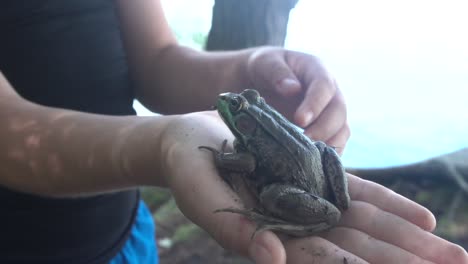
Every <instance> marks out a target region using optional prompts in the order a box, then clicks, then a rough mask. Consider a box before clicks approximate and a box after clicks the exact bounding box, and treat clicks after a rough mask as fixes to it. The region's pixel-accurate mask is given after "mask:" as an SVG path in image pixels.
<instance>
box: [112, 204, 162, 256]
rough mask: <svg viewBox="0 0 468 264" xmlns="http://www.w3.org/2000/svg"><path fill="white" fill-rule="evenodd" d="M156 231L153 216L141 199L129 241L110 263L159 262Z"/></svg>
mask: <svg viewBox="0 0 468 264" xmlns="http://www.w3.org/2000/svg"><path fill="white" fill-rule="evenodd" d="M154 231H155V227H154V222H153V216H152V215H151V213H150V211H149V210H148V208H147V207H146V205H145V203H144V202H143V201H140V204H139V205H138V211H137V215H136V219H135V223H134V224H133V227H132V230H131V232H130V235H129V237H128V239H127V242H125V244H124V246H123V247H122V249H121V250H120V252H119V253H117V255H116V256H115V257H114V258H113V259H112V260H111V261H110V262H109V264H157V263H158V251H157V247H156V241H155V238H154Z"/></svg>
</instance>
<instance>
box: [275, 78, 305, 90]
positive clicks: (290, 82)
mask: <svg viewBox="0 0 468 264" xmlns="http://www.w3.org/2000/svg"><path fill="white" fill-rule="evenodd" d="M300 86H301V84H300V83H299V82H298V81H297V80H296V79H293V78H285V79H283V80H281V81H280V82H279V85H278V89H279V91H280V92H285V91H286V92H291V91H295V90H299V89H300Z"/></svg>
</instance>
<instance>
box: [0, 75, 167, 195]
mask: <svg viewBox="0 0 468 264" xmlns="http://www.w3.org/2000/svg"><path fill="white" fill-rule="evenodd" d="M169 119H170V117H151V118H141V117H133V116H128V117H113V116H105V115H95V114H87V113H81V112H76V111H69V110H64V109H57V108H51V107H45V106H41V105H37V104H33V103H31V102H29V101H27V100H25V99H23V98H21V97H20V96H19V95H18V94H17V93H16V92H15V91H14V90H13V88H12V87H11V85H10V84H9V83H8V82H7V80H6V79H5V77H4V76H3V75H2V73H1V72H0V124H2V126H0V164H2V165H1V166H0V184H1V185H4V186H6V187H9V188H11V189H14V190H19V191H23V192H29V193H34V194H39V195H46V196H72V195H83V194H90V193H96V192H106V191H111V190H116V189H123V188H130V187H134V186H137V185H144V184H152V185H164V183H163V181H162V180H161V178H158V177H157V175H156V174H157V173H155V172H158V171H159V170H160V162H157V161H160V160H162V159H161V157H158V155H157V151H156V150H157V149H158V148H159V147H160V146H159V142H161V140H159V137H160V136H161V134H162V132H163V131H164V128H165V124H166V123H167V121H168V120H169ZM135 131H138V133H136V132H135ZM143 139H146V140H148V141H145V142H143ZM150 157H151V158H152V160H151V162H148V159H149V158H150ZM152 173H155V175H152ZM130 175H135V176H138V178H133V177H132V176H130Z"/></svg>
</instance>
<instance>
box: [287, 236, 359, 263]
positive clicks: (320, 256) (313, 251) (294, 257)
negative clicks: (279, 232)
mask: <svg viewBox="0 0 468 264" xmlns="http://www.w3.org/2000/svg"><path fill="white" fill-rule="evenodd" d="M284 247H285V248H286V252H287V254H288V256H287V263H291V264H293V263H294V264H306V263H307V264H309V263H324V264H329V263H336V264H343V263H348V264H351V263H353V264H365V263H368V262H367V261H365V260H363V259H361V258H359V257H357V256H356V255H353V254H351V253H349V252H348V251H345V250H343V249H341V248H340V247H338V246H337V245H335V244H333V243H331V242H330V241H327V240H326V239H323V238H321V237H318V236H313V237H306V238H298V239H291V240H288V241H286V242H285V245H284Z"/></svg>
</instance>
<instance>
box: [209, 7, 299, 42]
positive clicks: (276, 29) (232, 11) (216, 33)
mask: <svg viewBox="0 0 468 264" xmlns="http://www.w3.org/2000/svg"><path fill="white" fill-rule="evenodd" d="M297 2H298V0H215V5H214V7H213V19H212V25H211V30H210V33H209V35H208V40H207V44H206V49H207V50H237V49H243V48H249V47H255V46H261V45H272V46H283V45H284V39H285V38H286V30H287V25H288V20H289V12H290V11H291V9H292V8H293V7H294V6H295V5H296V3H297Z"/></svg>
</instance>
